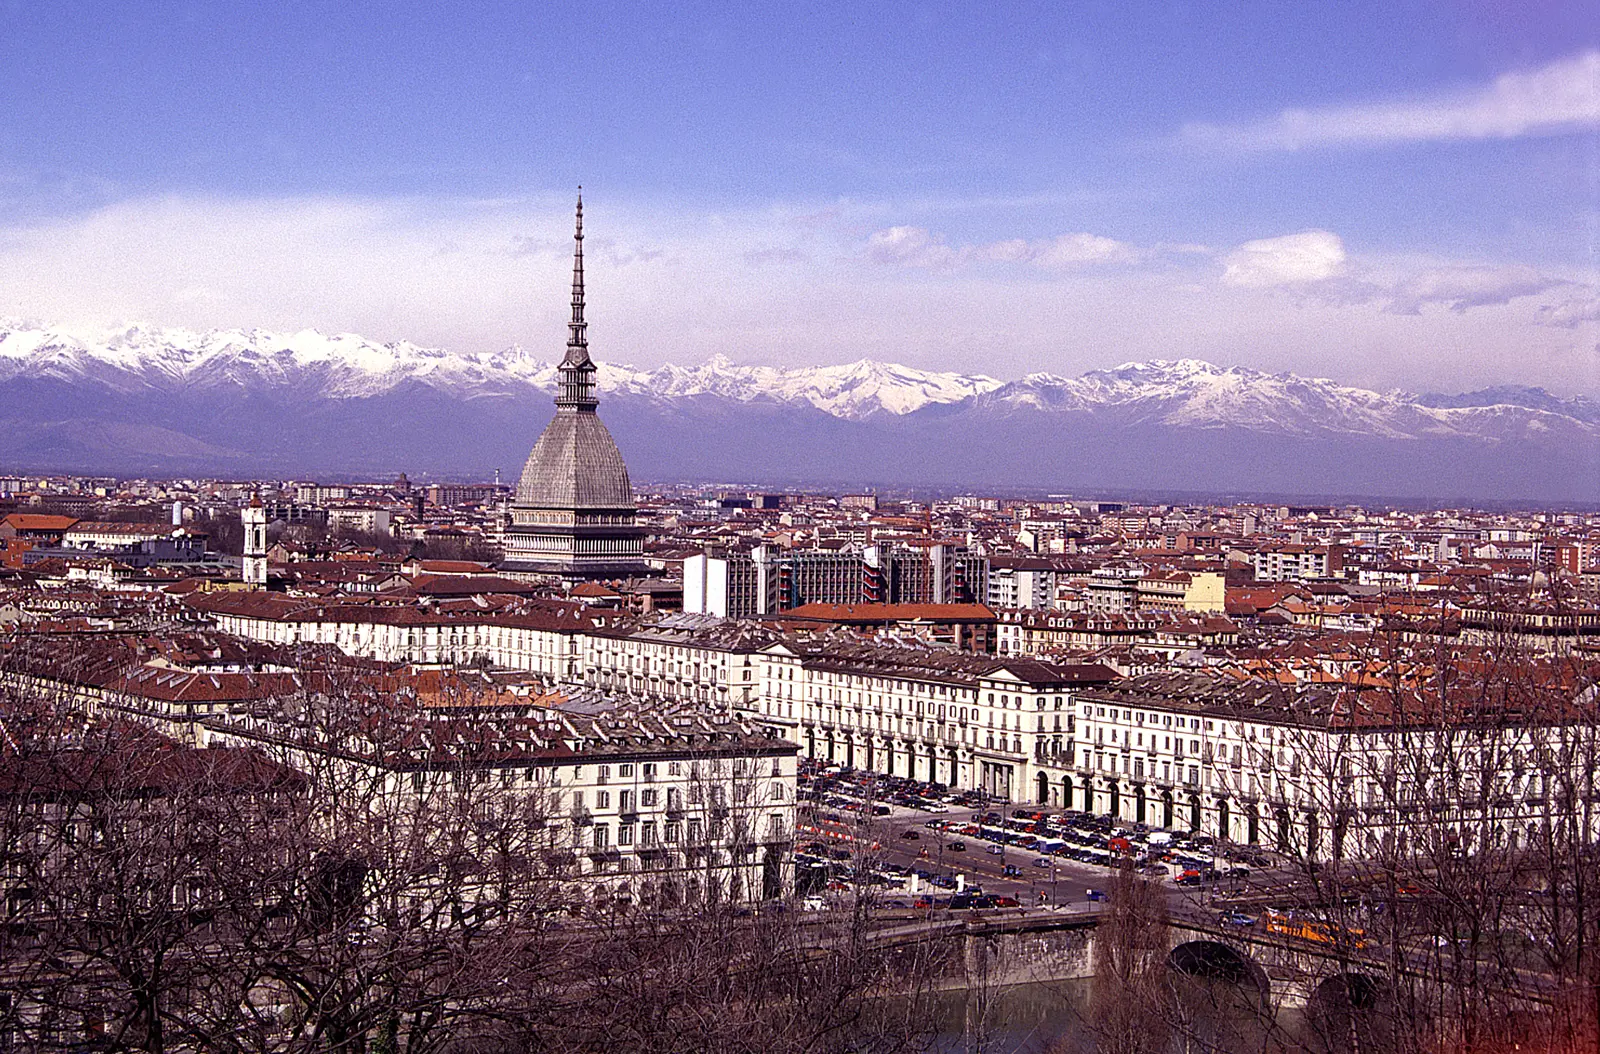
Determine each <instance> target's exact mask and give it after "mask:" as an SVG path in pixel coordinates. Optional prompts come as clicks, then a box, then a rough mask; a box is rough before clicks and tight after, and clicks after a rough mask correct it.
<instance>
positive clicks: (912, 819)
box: [796, 763, 1275, 909]
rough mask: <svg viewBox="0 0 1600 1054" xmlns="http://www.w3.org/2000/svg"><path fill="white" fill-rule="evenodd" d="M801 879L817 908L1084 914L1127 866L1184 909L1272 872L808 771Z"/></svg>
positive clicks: (884, 783) (1192, 839)
mask: <svg viewBox="0 0 1600 1054" xmlns="http://www.w3.org/2000/svg"><path fill="white" fill-rule="evenodd" d="M800 790H801V801H802V810H803V811H802V817H801V821H800V823H801V839H800V845H799V849H798V851H797V859H796V862H797V865H798V866H797V873H798V880H799V886H800V889H801V891H802V892H803V893H805V894H808V895H810V896H811V897H812V898H813V902H815V899H816V898H824V899H825V898H826V897H827V896H829V895H830V894H832V895H841V894H848V893H852V892H854V891H857V890H870V891H872V892H874V893H875V895H876V896H877V897H878V899H879V900H880V902H881V903H882V904H883V905H884V906H886V907H888V908H890V909H894V908H902V907H903V908H907V909H912V908H917V907H951V908H963V907H976V908H986V907H987V908H994V907H1019V906H1020V907H1036V906H1049V905H1056V906H1068V905H1077V906H1080V907H1081V906H1083V905H1084V904H1085V903H1086V902H1087V903H1093V902H1095V901H1096V900H1098V899H1099V896H1098V894H1099V891H1100V890H1101V889H1102V888H1103V887H1104V886H1105V885H1106V884H1107V882H1108V879H1109V878H1110V875H1111V868H1112V867H1114V866H1117V865H1120V864H1121V863H1122V862H1123V861H1125V860H1126V861H1128V862H1130V863H1131V865H1132V866H1133V867H1135V868H1136V869H1137V870H1138V871H1139V872H1140V873H1141V874H1143V875H1145V876H1147V877H1149V878H1151V879H1152V880H1156V881H1159V882H1161V883H1162V884H1163V885H1164V886H1166V887H1167V888H1168V889H1169V890H1170V891H1171V893H1172V895H1173V896H1174V898H1175V899H1176V900H1181V901H1188V902H1191V903H1193V904H1198V903H1200V902H1202V901H1207V900H1209V899H1210V895H1211V894H1214V893H1227V892H1231V891H1237V890H1242V889H1243V888H1245V887H1246V886H1247V885H1249V886H1252V887H1259V886H1260V885H1261V884H1262V881H1263V880H1270V878H1271V871H1272V869H1273V867H1274V864H1275V861H1274V860H1273V859H1272V858H1271V857H1270V856H1269V855H1268V854H1266V853H1264V852H1262V851H1260V850H1259V849H1256V848H1254V847H1234V846H1228V847H1225V848H1222V849H1220V850H1219V847H1217V846H1216V845H1214V844H1213V842H1212V840H1211V839H1209V838H1206V837H1204V836H1195V835H1192V834H1190V833H1189V832H1179V831H1162V830H1159V829H1155V828H1150V827H1146V826H1143V825H1137V824H1130V823H1127V822H1125V821H1120V822H1119V821H1113V820H1112V819H1111V818H1110V817H1097V816H1091V815H1089V814H1086V813H1079V812H1072V811H1062V810H1059V809H1057V810H1042V809H1040V808H1038V807H1035V806H1026V805H1024V806H1016V805H1012V804H1009V803H1007V804H1005V805H1004V806H999V805H992V804H990V803H987V802H986V801H985V800H984V798H983V796H982V795H981V794H980V793H979V792H976V791H967V792H952V791H949V790H948V789H946V788H943V787H940V786H938V785H936V784H926V783H920V782H917V781H912V780H907V779H903V778H892V777H884V776H880V775H873V774H868V773H852V772H849V771H847V770H841V769H837V768H832V767H822V766H820V765H817V764H816V763H808V764H807V765H806V766H804V767H803V768H802V774H801V784H800Z"/></svg>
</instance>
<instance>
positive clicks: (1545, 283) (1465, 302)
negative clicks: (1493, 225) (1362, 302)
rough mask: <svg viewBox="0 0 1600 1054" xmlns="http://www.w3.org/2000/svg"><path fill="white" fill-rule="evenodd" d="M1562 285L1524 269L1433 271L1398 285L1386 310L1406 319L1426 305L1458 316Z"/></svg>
mask: <svg viewBox="0 0 1600 1054" xmlns="http://www.w3.org/2000/svg"><path fill="white" fill-rule="evenodd" d="M1562 284H1564V283H1563V282H1562V280H1561V279H1559V278H1553V277H1551V276H1549V275H1544V274H1540V273H1539V272H1538V271H1535V270H1534V269H1533V268H1531V267H1524V266H1512V267H1485V266H1454V267H1434V268H1428V269H1427V270H1424V271H1420V272H1418V273H1416V274H1413V275H1410V276H1408V277H1407V278H1405V279H1403V280H1402V281H1400V282H1398V283H1397V284H1396V285H1395V287H1394V289H1393V291H1392V294H1391V298H1390V301H1389V305H1388V306H1389V310H1391V311H1394V312H1397V313H1399V314H1409V315H1414V314H1416V313H1417V312H1418V311H1420V310H1421V309H1422V307H1423V306H1424V305H1426V304H1436V305H1439V306H1442V307H1447V308H1449V309H1450V310H1451V311H1455V312H1462V311H1465V310H1467V309H1468V308H1473V307H1491V306H1495V305H1499V304H1508V303H1510V302H1511V301H1513V300H1516V299H1518V298H1519V297H1524V296H1533V295H1535V294H1537V293H1543V292H1545V291H1547V290H1549V289H1553V288H1555V287H1556V286H1558V285H1562Z"/></svg>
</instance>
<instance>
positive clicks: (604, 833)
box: [594, 823, 611, 849]
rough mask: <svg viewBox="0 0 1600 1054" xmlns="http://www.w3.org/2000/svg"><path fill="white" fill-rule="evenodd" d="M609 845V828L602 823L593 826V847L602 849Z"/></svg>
mask: <svg viewBox="0 0 1600 1054" xmlns="http://www.w3.org/2000/svg"><path fill="white" fill-rule="evenodd" d="M610 844H611V828H610V827H608V826H606V825H605V824H603V823H597V824H595V825H594V847H595V848H596V849H604V848H606V847H607V846H608V845H610Z"/></svg>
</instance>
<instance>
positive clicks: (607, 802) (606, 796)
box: [594, 791, 611, 809]
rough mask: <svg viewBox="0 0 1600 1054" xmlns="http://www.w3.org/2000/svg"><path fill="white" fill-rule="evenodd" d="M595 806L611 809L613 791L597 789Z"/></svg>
mask: <svg viewBox="0 0 1600 1054" xmlns="http://www.w3.org/2000/svg"><path fill="white" fill-rule="evenodd" d="M594 807H595V808H596V809H609V808H611V792H610V791H595V792H594Z"/></svg>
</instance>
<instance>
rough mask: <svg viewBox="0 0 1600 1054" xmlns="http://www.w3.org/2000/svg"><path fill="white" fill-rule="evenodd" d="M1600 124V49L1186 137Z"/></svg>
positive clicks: (1328, 139) (1367, 140)
mask: <svg viewBox="0 0 1600 1054" xmlns="http://www.w3.org/2000/svg"><path fill="white" fill-rule="evenodd" d="M1597 127H1600V51H1585V52H1583V53H1581V54H1579V55H1575V56H1572V57H1570V58H1565V59H1560V60H1558V61H1555V62H1551V63H1549V64H1547V65H1544V66H1541V67H1539V68H1537V69H1533V70H1527V71H1524V72H1518V73H1507V74H1504V75H1502V76H1500V77H1497V78H1495V79H1494V80H1493V81H1492V82H1490V83H1489V84H1486V85H1483V86H1481V87H1478V88H1475V89H1472V90H1468V91H1458V92H1453V93H1449V94H1443V95H1436V96H1433V97H1427V98H1420V99H1410V100H1393V101H1387V102H1376V103H1368V104H1364V105H1354V106H1330V107H1324V108H1318V109H1293V110H1284V111H1283V112H1282V113H1280V114H1278V115H1277V116H1276V117H1273V118H1270V119H1268V120H1265V121H1258V122H1253V123H1247V124H1238V125H1229V124H1205V123H1198V124H1190V125H1187V126H1185V128H1184V129H1183V134H1184V137H1185V138H1187V139H1189V140H1191V141H1194V142H1198V143H1205V144H1216V145H1221V146H1230V147H1236V148H1241V149H1249V150H1296V149H1299V148H1301V147H1312V146H1341V145H1350V146H1360V145H1379V144H1384V143H1402V142H1425V141H1431V140H1452V139H1455V140H1459V139H1513V138H1518V137H1521V136H1531V135H1553V134H1558V133H1562V132H1569V131H1574V130H1579V129H1592V128H1597Z"/></svg>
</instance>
